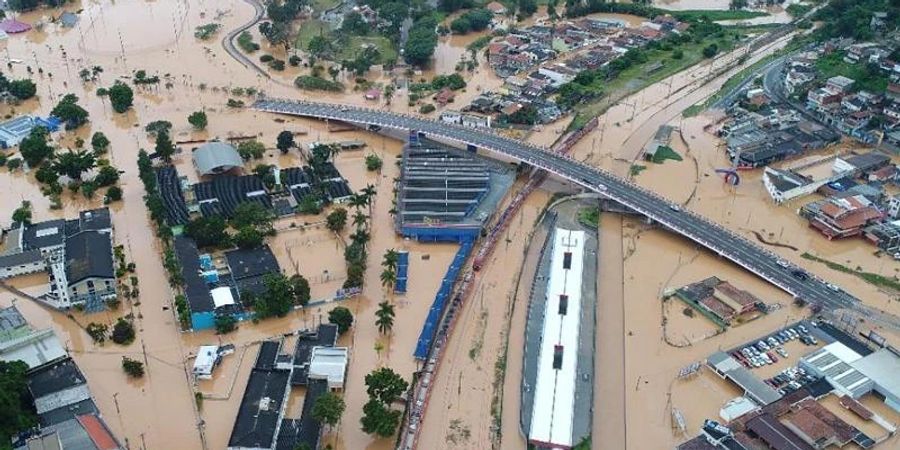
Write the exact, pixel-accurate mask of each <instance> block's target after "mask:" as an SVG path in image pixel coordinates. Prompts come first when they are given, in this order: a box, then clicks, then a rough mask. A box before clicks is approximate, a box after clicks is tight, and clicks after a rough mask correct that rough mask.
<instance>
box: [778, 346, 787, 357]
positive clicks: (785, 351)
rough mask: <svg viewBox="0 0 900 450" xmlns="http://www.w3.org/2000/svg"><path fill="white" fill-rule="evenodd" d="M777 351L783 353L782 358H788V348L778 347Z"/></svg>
mask: <svg viewBox="0 0 900 450" xmlns="http://www.w3.org/2000/svg"><path fill="white" fill-rule="evenodd" d="M775 351H776V352H778V354H779V355H781V357H782V358H787V357H788V352H787V350H785V349H784V348H782V347H778V348H776V349H775Z"/></svg>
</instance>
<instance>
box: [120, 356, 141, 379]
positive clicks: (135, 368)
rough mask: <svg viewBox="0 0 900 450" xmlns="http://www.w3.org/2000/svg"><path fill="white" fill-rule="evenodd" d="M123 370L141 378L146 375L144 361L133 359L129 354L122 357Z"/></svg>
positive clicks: (131, 375)
mask: <svg viewBox="0 0 900 450" xmlns="http://www.w3.org/2000/svg"><path fill="white" fill-rule="evenodd" d="M122 370H124V371H125V373H127V374H128V376H129V377H132V378H141V377H143V376H144V363H142V362H140V361H137V360H134V359H131V358H129V357H127V356H123V357H122Z"/></svg>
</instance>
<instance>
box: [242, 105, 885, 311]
mask: <svg viewBox="0 0 900 450" xmlns="http://www.w3.org/2000/svg"><path fill="white" fill-rule="evenodd" d="M253 107H254V108H255V109H258V110H261V111H267V112H272V113H280V114H288V115H294V116H301V117H310V118H318V119H326V120H339V121H344V122H351V123H359V124H368V125H377V126H380V127H384V128H392V129H401V130H417V131H419V132H422V133H425V134H426V135H429V136H436V137H441V138H444V139H447V140H450V141H455V142H457V143H461V144H467V145H474V146H476V147H479V148H482V149H484V150H488V151H491V152H495V153H499V154H502V155H505V156H508V157H512V158H515V159H517V160H519V161H522V162H525V163H528V164H530V165H532V166H536V167H539V168H541V169H544V170H546V171H548V172H551V173H553V174H555V175H557V176H560V177H563V178H566V179H568V180H570V181H572V182H574V183H577V184H579V185H581V186H584V187H585V188H586V189H589V190H591V191H594V192H597V193H599V194H601V195H604V196H606V197H609V198H611V199H613V200H615V201H617V202H619V203H622V204H623V205H625V206H628V207H629V208H631V209H634V210H635V211H637V212H639V213H641V214H643V215H645V216H647V217H649V218H650V219H652V220H654V221H656V222H658V223H659V224H661V225H663V226H665V227H666V228H668V229H670V230H672V231H674V232H676V233H678V234H680V235H682V236H684V237H687V238H689V239H691V240H693V241H695V242H696V243H698V244H700V245H702V246H704V247H706V248H708V249H709V250H711V251H713V252H715V253H717V254H719V255H721V256H723V257H725V258H727V259H729V260H731V261H732V262H734V263H736V264H738V265H740V266H742V267H744V268H745V269H747V270H749V271H751V272H752V273H754V274H756V275H757V276H759V277H761V278H763V279H765V280H767V281H768V282H770V283H772V284H773V285H775V286H777V287H778V288H780V289H781V290H783V291H785V292H787V293H789V294H791V295H792V296H794V297H799V298H802V299H804V300H806V301H808V302H810V303H815V304H820V305H822V306H823V307H824V308H825V309H841V308H847V309H856V310H859V311H861V312H864V313H869V312H870V311H869V309H868V308H864V307H863V306H862V305H861V304H860V302H859V300H858V299H857V298H855V297H853V296H851V295H850V294H847V293H846V292H844V291H843V290H839V289H838V288H837V287H831V286H830V285H828V284H827V283H826V282H825V281H823V280H821V279H818V278H816V277H814V276H812V275H808V276H803V275H804V274H805V272H803V269H801V268H799V267H797V266H794V265H792V264H790V263H788V262H785V261H782V260H780V259H779V258H778V256H777V255H776V254H774V253H772V252H770V251H768V250H765V249H763V248H762V247H760V246H758V245H756V244H754V243H752V242H750V241H749V240H747V239H745V238H743V237H741V236H739V235H737V234H735V233H734V232H732V231H731V230H728V229H726V228H724V227H722V226H719V225H717V224H715V223H713V222H711V221H709V220H708V219H706V218H703V217H701V216H699V215H697V214H695V213H693V212H691V211H686V210H682V209H681V208H680V207H679V206H678V205H677V204H676V203H674V202H671V201H669V200H667V199H664V198H662V197H660V196H659V195H657V194H656V193H653V192H651V191H648V190H646V189H644V188H642V187H640V186H637V185H636V184H633V183H631V182H629V181H627V180H624V179H622V178H619V177H617V176H615V175H613V174H611V173H609V172H606V171H604V170H601V169H598V168H595V167H591V166H588V165H586V164H584V163H582V162H580V161H577V160H574V159H572V158H569V157H566V156H563V155H560V154H556V153H552V152H551V151H550V150H549V149H547V148H543V147H537V146H535V145H532V144H528V143H525V142H522V141H518V140H515V139H511V138H507V137H504V136H500V135H498V134H494V133H491V132H488V131H484V130H479V129H473V128H466V127H462V126H458V125H450V124H446V123H442V122H437V121H434V120H429V119H425V118H422V117H418V116H412V115H405V114H399V113H392V112H387V111H380V110H373V109H365V108H360V107H355V106H347V105H336V104H325V103H315V102H304V101H292V100H278V99H264V100H260V101H258V102H256V103H255V104H254V105H253ZM801 272H802V273H801ZM887 324H888V325H889V326H894V327H898V328H900V319H897V318H893V319H890V320H889V322H888V323H887Z"/></svg>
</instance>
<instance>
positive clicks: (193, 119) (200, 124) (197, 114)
mask: <svg viewBox="0 0 900 450" xmlns="http://www.w3.org/2000/svg"><path fill="white" fill-rule="evenodd" d="M188 123H189V124H191V125H192V126H193V127H194V129H195V130H203V129H205V128H206V125H207V124H208V123H209V122H208V120H207V117H206V112H205V111H194V112H192V113H191V115H189V116H188Z"/></svg>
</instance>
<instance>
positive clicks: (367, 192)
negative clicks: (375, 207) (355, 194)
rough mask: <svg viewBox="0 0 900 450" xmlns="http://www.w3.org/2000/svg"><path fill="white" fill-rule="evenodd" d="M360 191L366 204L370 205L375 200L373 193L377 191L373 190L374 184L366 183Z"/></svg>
mask: <svg viewBox="0 0 900 450" xmlns="http://www.w3.org/2000/svg"><path fill="white" fill-rule="evenodd" d="M361 192H362V195H363V198H365V199H366V204H367V205H369V206H372V202H373V201H375V194H377V193H378V191H376V190H375V186H373V185H371V184H368V185H366V187H364V188H362V190H361Z"/></svg>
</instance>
